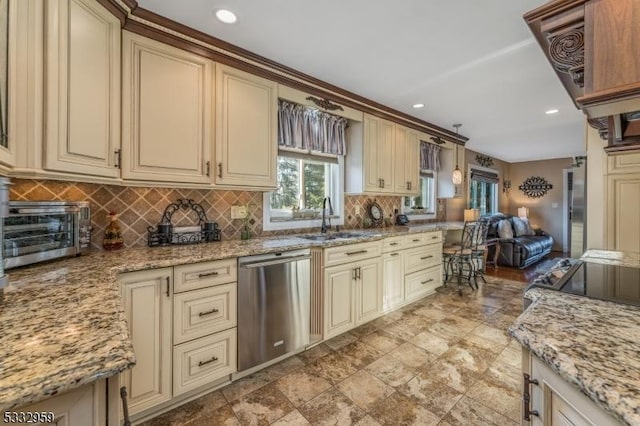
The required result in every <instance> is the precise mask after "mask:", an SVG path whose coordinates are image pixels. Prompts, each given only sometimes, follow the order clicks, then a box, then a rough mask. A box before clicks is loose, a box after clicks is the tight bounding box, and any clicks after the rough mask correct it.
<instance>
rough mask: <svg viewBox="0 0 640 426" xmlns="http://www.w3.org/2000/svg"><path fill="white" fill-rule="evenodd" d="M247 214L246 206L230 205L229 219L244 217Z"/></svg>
mask: <svg viewBox="0 0 640 426" xmlns="http://www.w3.org/2000/svg"><path fill="white" fill-rule="evenodd" d="M246 216H247V206H231V219H244V218H245V217H246Z"/></svg>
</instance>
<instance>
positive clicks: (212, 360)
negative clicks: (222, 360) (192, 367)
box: [198, 356, 218, 367]
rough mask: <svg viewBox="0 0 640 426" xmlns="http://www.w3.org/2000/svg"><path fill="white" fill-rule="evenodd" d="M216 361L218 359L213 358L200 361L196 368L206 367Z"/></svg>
mask: <svg viewBox="0 0 640 426" xmlns="http://www.w3.org/2000/svg"><path fill="white" fill-rule="evenodd" d="M217 360H218V358H216V357H215V356H214V357H213V358H211V359H209V360H207V361H200V362H199V363H198V367H202V366H203V365H207V364H211V363H212V362H216V361H217Z"/></svg>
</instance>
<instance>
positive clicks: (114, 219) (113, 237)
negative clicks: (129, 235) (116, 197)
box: [102, 212, 124, 250]
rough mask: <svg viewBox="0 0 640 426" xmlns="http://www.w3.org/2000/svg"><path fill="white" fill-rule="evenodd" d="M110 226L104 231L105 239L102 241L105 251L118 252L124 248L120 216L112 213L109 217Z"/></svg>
mask: <svg viewBox="0 0 640 426" xmlns="http://www.w3.org/2000/svg"><path fill="white" fill-rule="evenodd" d="M107 220H109V224H108V225H107V227H106V228H105V230H104V238H103V239H102V247H103V248H104V249H105V250H118V249H120V248H122V245H123V244H124V241H123V240H122V230H121V229H120V224H119V223H118V214H117V213H116V212H110V213H109V214H108V215H107Z"/></svg>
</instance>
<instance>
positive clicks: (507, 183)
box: [502, 179, 511, 197]
mask: <svg viewBox="0 0 640 426" xmlns="http://www.w3.org/2000/svg"><path fill="white" fill-rule="evenodd" d="M510 191H511V179H505V180H503V181H502V193H503V194H504V195H506V196H507V197H508V196H509V192H510Z"/></svg>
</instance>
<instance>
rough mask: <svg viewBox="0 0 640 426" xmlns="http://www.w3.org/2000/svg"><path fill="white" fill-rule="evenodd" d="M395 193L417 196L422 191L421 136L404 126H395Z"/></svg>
mask: <svg viewBox="0 0 640 426" xmlns="http://www.w3.org/2000/svg"><path fill="white" fill-rule="evenodd" d="M393 154H394V156H395V161H394V163H395V164H394V188H395V190H394V193H396V194H406V195H410V194H416V193H418V192H419V191H420V185H419V184H418V178H419V163H420V156H419V136H418V132H417V131H415V130H412V129H409V128H407V127H404V126H398V125H396V126H395V149H394V152H393Z"/></svg>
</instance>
